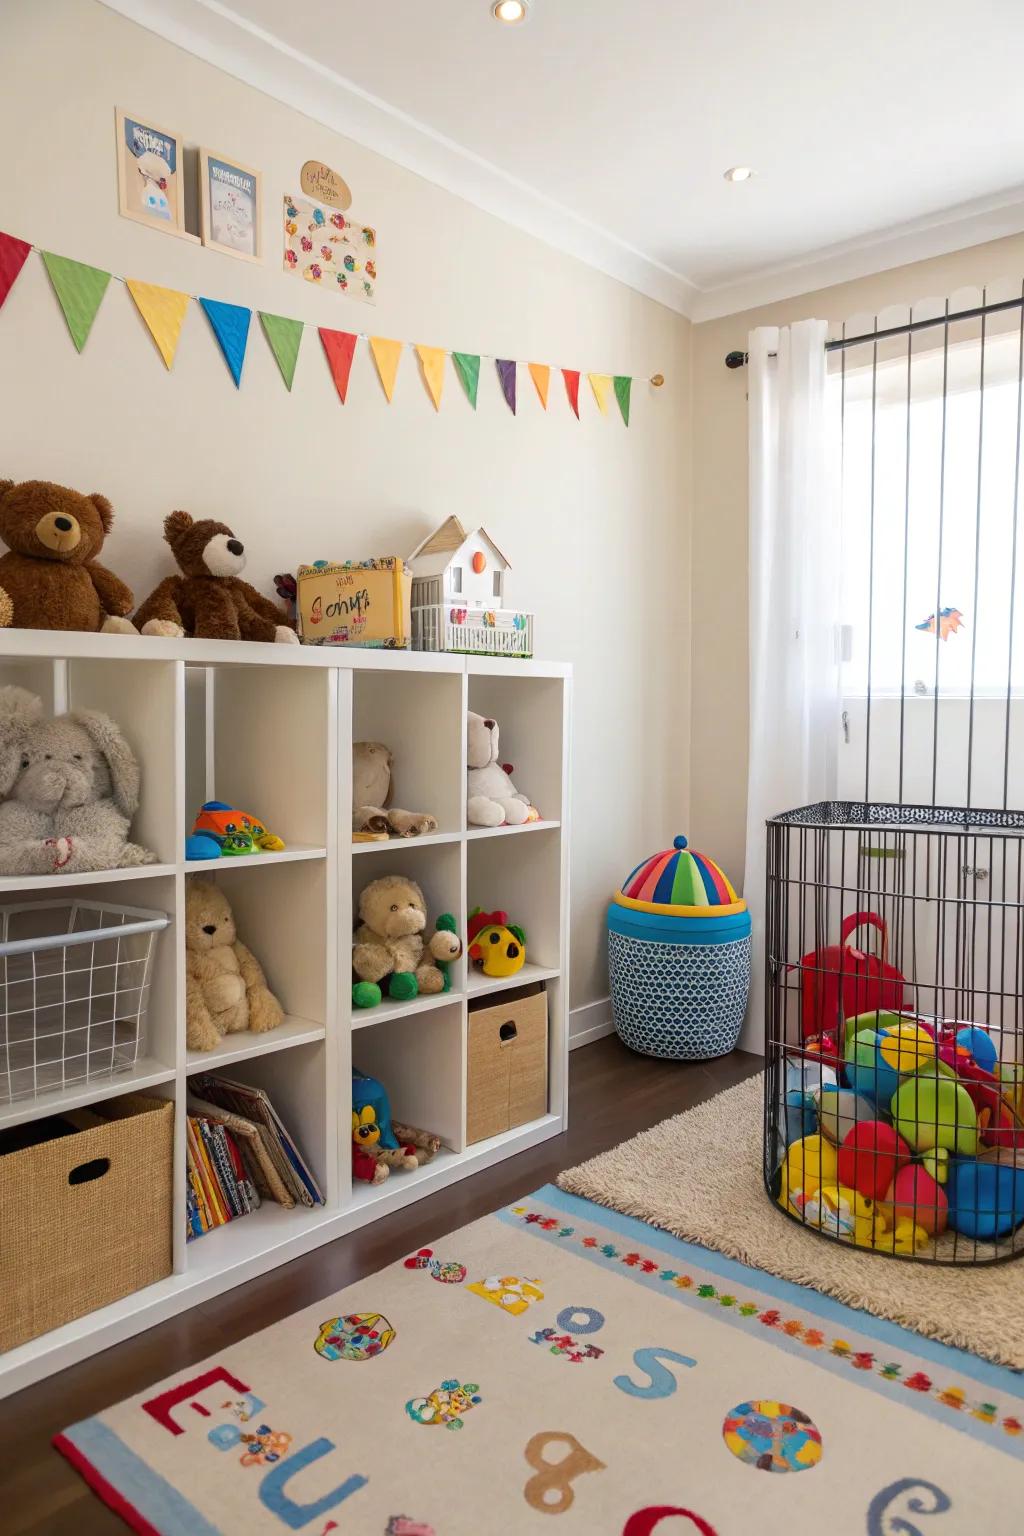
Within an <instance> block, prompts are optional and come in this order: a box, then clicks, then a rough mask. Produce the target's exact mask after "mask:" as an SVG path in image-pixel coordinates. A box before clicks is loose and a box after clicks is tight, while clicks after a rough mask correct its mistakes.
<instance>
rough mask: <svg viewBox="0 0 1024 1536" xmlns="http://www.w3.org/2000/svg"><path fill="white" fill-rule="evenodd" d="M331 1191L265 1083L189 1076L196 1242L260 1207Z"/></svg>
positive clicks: (190, 1212) (190, 1201) (191, 1213)
mask: <svg viewBox="0 0 1024 1536" xmlns="http://www.w3.org/2000/svg"><path fill="white" fill-rule="evenodd" d="M261 1200H273V1201H276V1203H277V1204H278V1205H283V1206H284V1207H285V1208H286V1209H290V1208H291V1207H292V1206H294V1205H295V1204H296V1203H301V1204H302V1205H306V1206H310V1207H312V1206H314V1205H323V1203H324V1197H323V1194H322V1192H321V1190H320V1186H319V1185H318V1184H317V1182H316V1179H315V1178H314V1176H313V1174H312V1172H311V1171H310V1168H309V1166H308V1164H307V1163H306V1161H305V1159H304V1157H303V1156H302V1153H301V1152H300V1150H299V1147H298V1145H297V1143H296V1141H295V1139H294V1137H293V1136H292V1135H291V1134H290V1132H289V1131H288V1130H287V1128H286V1126H285V1124H284V1122H283V1121H282V1119H281V1117H280V1115H279V1114H278V1113H277V1111H276V1109H275V1108H274V1106H273V1104H272V1103H271V1101H270V1098H269V1096H268V1095H267V1094H266V1093H265V1092H264V1090H263V1089H262V1088H253V1087H251V1086H250V1084H248V1083H240V1082H235V1081H234V1080H233V1079H231V1078H227V1077H219V1076H215V1075H214V1074H213V1073H206V1072H204V1073H199V1074H197V1075H196V1076H195V1077H191V1078H190V1079H189V1094H188V1187H187V1191H186V1207H187V1233H186V1235H187V1236H188V1238H189V1239H190V1240H191V1239H192V1238H193V1237H199V1236H201V1235H202V1234H203V1233H205V1232H209V1231H210V1230H211V1229H212V1228H213V1227H218V1226H223V1224H224V1223H225V1222H227V1221H232V1220H234V1219H235V1218H236V1217H238V1216H245V1215H248V1213H249V1212H250V1211H253V1210H256V1209H257V1208H258V1206H259V1204H260V1201H261Z"/></svg>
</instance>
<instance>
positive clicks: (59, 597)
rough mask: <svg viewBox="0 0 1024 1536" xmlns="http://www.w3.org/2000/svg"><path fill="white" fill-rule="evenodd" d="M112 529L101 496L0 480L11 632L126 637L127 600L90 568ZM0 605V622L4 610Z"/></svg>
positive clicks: (1, 582) (111, 578)
mask: <svg viewBox="0 0 1024 1536" xmlns="http://www.w3.org/2000/svg"><path fill="white" fill-rule="evenodd" d="M113 521H114V509H113V507H112V506H111V505H110V502H109V501H108V500H107V498H106V497H105V496H100V495H99V494H94V495H92V496H82V495H81V494H80V493H79V492H78V491H73V490H71V489H70V487H69V486H66V485H53V484H52V483H51V482H50V481H49V480H23V481H22V482H21V483H20V484H15V482H14V481H13V480H0V538H3V540H4V542H5V543H6V544H7V545H8V552H7V554H5V555H3V556H2V557H0V588H2V589H3V593H4V594H5V596H6V597H7V599H8V600H9V602H10V617H9V619H8V623H10V624H12V625H13V626H14V627H15V628H16V629H86V630H91V631H92V632H93V633H95V632H96V631H97V630H107V631H112V632H114V633H117V634H128V635H133V634H134V633H135V627H134V625H133V624H132V623H131V621H130V620H129V619H128V618H127V617H126V615H127V614H129V613H131V611H132V607H133V605H134V602H135V599H134V598H133V596H132V593H131V589H130V588H129V587H126V586H125V584H124V582H123V581H121V579H120V578H119V577H117V576H115V575H114V574H113V572H112V571H108V570H107V569H106V567H105V566H102V565H98V564H97V563H96V556H97V555H98V554H99V552H100V550H101V549H102V548H103V540H104V539H105V538H106V536H107V534H108V533H109V532H110V527H111V524H112V523H113ZM5 606H6V605H5V604H4V603H3V602H2V601H0V617H2V613H3V611H4V608H5Z"/></svg>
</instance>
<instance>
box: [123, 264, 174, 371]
mask: <svg viewBox="0 0 1024 1536" xmlns="http://www.w3.org/2000/svg"><path fill="white" fill-rule="evenodd" d="M124 285H125V287H126V288H127V289H128V292H129V293H130V294H131V296H132V298H133V299H134V300H135V307H136V309H137V310H138V312H139V314H140V315H141V316H142V318H143V320H145V322H146V325H147V326H148V327H149V334H150V335H151V336H152V338H153V340H154V341H155V342H156V345H157V350H158V352H159V353H160V356H161V357H162V358H163V360H164V365H165V367H167V368H170V367H171V365H172V364H173V362H174V354H175V352H177V350H178V337H179V336H180V335H181V326H182V322H183V321H184V319H185V311H186V309H188V299H189V296H188V294H187V293H179V292H178V291H177V289H176V288H160V287H158V286H157V284H156V283H140V282H137V281H136V280H135V278H134V277H127V278H125V284H124Z"/></svg>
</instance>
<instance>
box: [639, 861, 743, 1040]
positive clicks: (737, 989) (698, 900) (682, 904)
mask: <svg viewBox="0 0 1024 1536" xmlns="http://www.w3.org/2000/svg"><path fill="white" fill-rule="evenodd" d="M608 972H609V977H610V980H611V994H612V1012H613V1016H614V1019H615V1028H616V1030H617V1032H618V1035H619V1038H620V1039H621V1040H622V1041H623V1043H624V1044H626V1045H628V1046H629V1047H630V1049H631V1050H634V1051H641V1052H642V1053H643V1054H644V1055H646V1056H666V1057H670V1058H672V1059H673V1060H677V1061H706V1060H708V1059H709V1058H711V1057H713V1056H724V1055H725V1054H726V1053H727V1052H728V1051H731V1050H733V1048H734V1047H735V1045H736V1041H737V1039H738V1037H739V1032H740V1029H741V1027H742V1024H743V1016H744V1013H745V1012H746V1007H747V994H748V992H749V990H750V913H749V912H748V911H747V904H746V902H745V901H743V900H742V898H740V897H738V896H737V894H736V892H735V890H734V889H733V887H732V885H731V884H730V882H729V880H728V879H727V878H726V876H725V875H724V874H723V873H722V871H721V870H720V869H719V867H718V865H717V864H715V863H713V862H712V860H711V859H709V858H707V856H706V855H704V854H700V853H695V852H693V851H692V850H690V849H688V848H687V845H686V839H685V837H677V838H676V840H675V842H674V844H673V846H672V847H671V848H670V849H668V850H667V851H666V852H664V853H656V854H654V856H653V857H652V858H650V859H646V860H645V861H644V863H643V864H640V865H638V866H637V868H636V869H635V870H634V871H633V873H632V874H631V875H630V876H629V878H628V879H627V880H626V882H625V884H624V885H623V887H622V890H621V891H620V892H618V893H617V895H616V896H615V897H614V898H613V899H612V901H611V903H610V904H609V907H608Z"/></svg>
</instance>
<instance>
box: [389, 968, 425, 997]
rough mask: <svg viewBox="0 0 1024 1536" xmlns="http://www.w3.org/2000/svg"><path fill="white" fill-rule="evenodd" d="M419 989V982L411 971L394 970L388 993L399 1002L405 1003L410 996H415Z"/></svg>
mask: <svg viewBox="0 0 1024 1536" xmlns="http://www.w3.org/2000/svg"><path fill="white" fill-rule="evenodd" d="M419 990H420V984H419V982H418V981H417V980H416V977H415V976H414V975H413V973H412V971H396V972H395V974H394V975H393V976H392V978H391V985H390V986H389V987H388V993H389V995H390V996H391V997H393V998H396V999H397V1001H398V1002H400V1003H407V1002H408V1001H409V999H410V998H412V997H416V996H417V995H418V993H419Z"/></svg>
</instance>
